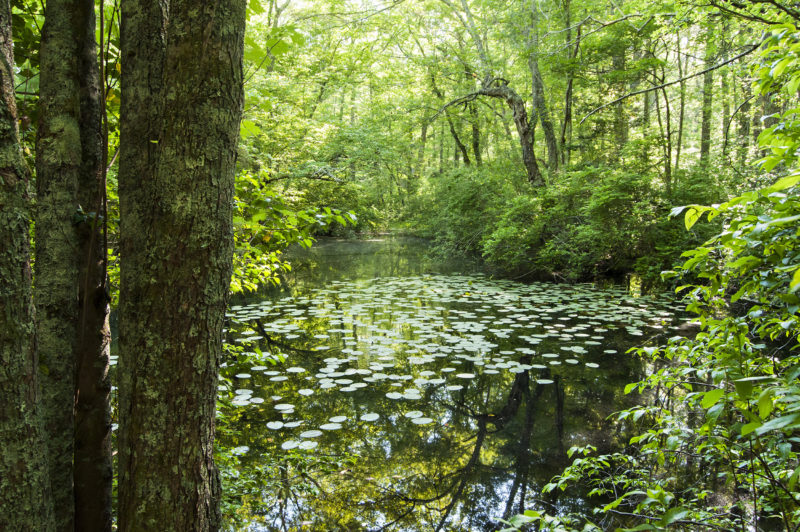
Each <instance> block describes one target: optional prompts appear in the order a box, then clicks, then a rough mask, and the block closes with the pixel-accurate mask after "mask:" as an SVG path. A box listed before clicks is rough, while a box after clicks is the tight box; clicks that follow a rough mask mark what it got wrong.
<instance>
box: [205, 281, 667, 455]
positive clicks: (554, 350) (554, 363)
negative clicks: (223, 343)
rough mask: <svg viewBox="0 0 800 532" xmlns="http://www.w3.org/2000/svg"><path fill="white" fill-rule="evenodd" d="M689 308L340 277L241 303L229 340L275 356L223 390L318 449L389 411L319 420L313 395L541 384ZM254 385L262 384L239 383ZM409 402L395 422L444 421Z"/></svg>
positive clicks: (567, 289) (298, 442) (661, 329)
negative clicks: (526, 381)
mask: <svg viewBox="0 0 800 532" xmlns="http://www.w3.org/2000/svg"><path fill="white" fill-rule="evenodd" d="M680 308H682V307H681V306H680V305H679V304H677V303H676V302H674V301H672V300H669V299H657V298H648V297H639V298H633V297H631V296H629V295H628V294H627V293H626V292H625V291H624V290H622V289H619V288H612V289H598V288H595V287H594V286H592V285H572V286H565V285H553V284H545V283H534V284H521V283H515V282H511V281H497V280H491V279H489V278H487V277H486V276H483V275H479V274H476V275H433V276H417V277H402V278H401V277H383V278H376V279H372V280H368V281H337V282H333V283H330V284H329V285H328V286H327V287H326V288H325V289H318V290H314V291H312V292H310V293H309V294H307V295H303V296H297V297H292V296H287V297H282V298H277V299H274V300H266V301H259V302H256V303H253V304H249V305H238V306H233V307H231V308H230V311H229V313H228V315H227V316H228V319H229V330H228V336H229V341H231V342H233V343H234V344H238V345H241V346H242V348H243V349H244V353H245V354H246V355H249V357H250V359H254V358H258V357H259V356H260V357H261V358H262V359H263V360H264V362H263V363H262V364H258V365H253V366H251V367H250V368H249V369H244V371H243V370H242V369H243V368H239V367H237V368H234V367H231V368H230V369H227V374H228V375H229V376H231V377H233V378H232V380H231V382H232V383H233V385H234V387H233V388H231V389H229V388H228V387H227V386H225V385H223V386H221V387H220V391H221V393H222V394H223V396H227V397H228V398H229V399H230V400H231V404H232V405H233V406H236V407H245V406H253V405H254V406H257V407H259V408H265V407H267V408H269V407H271V408H272V409H273V410H274V412H273V413H272V415H271V416H270V417H271V420H270V421H268V422H267V423H266V429H268V430H274V431H279V433H280V436H281V437H282V443H281V447H282V448H283V449H286V450H289V449H302V450H310V449H313V448H315V447H317V445H318V442H317V441H316V439H317V438H319V437H321V436H323V435H324V434H325V432H329V431H335V430H339V429H341V428H343V426H344V424H345V423H346V422H353V423H364V424H367V423H373V422H375V421H377V420H379V419H380V418H381V415H380V414H379V413H376V412H372V411H370V410H371V409H370V408H369V407H368V405H363V406H364V409H365V410H364V411H363V412H360V413H358V412H354V413H353V414H352V415H351V416H342V415H338V416H332V417H330V418H329V419H327V421H326V422H325V423H321V424H319V426H318V427H308V425H309V424H310V423H306V422H307V421H309V420H308V419H306V418H304V417H303V413H304V405H305V404H308V403H309V402H311V401H314V400H315V397H316V398H318V396H320V395H322V394H332V393H336V394H351V395H350V397H351V400H352V401H354V402H355V403H358V394H359V392H360V391H363V390H368V391H370V392H372V393H375V392H376V391H380V392H382V393H383V395H385V397H386V398H388V399H390V400H396V401H407V402H409V404H415V403H420V402H421V401H422V400H423V398H424V397H429V395H428V396H426V394H431V393H435V394H448V393H449V394H454V393H464V392H465V391H466V389H467V388H468V387H469V385H470V383H471V382H473V381H474V379H492V378H499V376H501V374H503V373H505V372H507V373H511V374H518V373H522V372H531V373H530V374H531V376H532V378H533V379H534V380H535V382H537V383H538V384H542V385H547V384H552V383H553V380H552V379H551V378H549V377H551V376H552V375H551V372H561V373H564V374H566V375H568V374H569V371H570V370H569V368H568V367H569V366H574V367H582V368H584V370H583V371H589V370H598V369H599V368H601V365H602V363H603V362H602V361H603V358H604V357H608V356H614V355H616V354H617V353H618V351H619V349H618V348H616V347H615V348H609V347H608V346H607V345H606V344H607V341H608V337H609V335H611V334H613V335H615V339H616V340H617V341H619V339H620V338H622V339H624V340H625V341H627V342H628V344H634V343H641V342H643V341H645V340H646V339H647V337H649V336H655V335H660V334H665V333H666V332H667V329H668V328H669V327H671V326H673V316H674V313H675V310H678V309H680ZM637 337H638V338H637ZM276 359H278V360H285V364H274V361H275V360H276ZM559 366H560V367H561V368H563V369H560V368H559ZM237 371H238V373H237ZM573 371H574V370H573ZM231 374H232V375H231ZM493 376H497V377H493ZM245 383H249V384H250V385H251V386H253V387H254V388H256V389H257V390H258V393H257V392H256V391H254V390H253V389H251V388H247V387H244V386H242V387H239V388H236V386H240V385H243V384H245ZM277 393H281V394H283V395H277ZM287 394H288V396H287ZM261 395H263V397H262V396H261ZM265 403H266V404H265ZM422 408H424V407H422ZM400 410H401V408H400V407H398V408H397V411H396V412H393V413H392V420H393V422H396V421H397V420H398V419H401V418H405V419H407V420H408V421H409V422H411V423H413V424H416V425H420V426H424V425H430V424H434V425H435V424H436V422H437V420H436V419H435V418H434V417H429V416H428V415H426V414H425V413H424V412H423V411H422V410H421V409H413V410H409V411H406V412H405V413H404V414H402V415H400V414H399V412H400ZM280 440H281V438H278V441H280Z"/></svg>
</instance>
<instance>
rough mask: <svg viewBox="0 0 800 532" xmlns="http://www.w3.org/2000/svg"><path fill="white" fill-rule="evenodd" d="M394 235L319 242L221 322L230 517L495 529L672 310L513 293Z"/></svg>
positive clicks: (298, 523) (551, 288) (622, 297)
mask: <svg viewBox="0 0 800 532" xmlns="http://www.w3.org/2000/svg"><path fill="white" fill-rule="evenodd" d="M425 252H426V247H425V245H424V243H423V242H420V241H415V240H406V239H385V240H374V241H359V242H350V241H327V242H324V243H321V244H319V245H317V246H315V247H314V248H312V249H311V250H310V251H307V252H304V253H300V254H298V255H297V256H296V257H294V268H293V271H292V273H291V274H290V275H288V276H287V280H286V283H285V285H284V286H283V287H282V289H280V290H278V291H276V292H275V293H274V294H271V295H270V296H269V297H266V298H260V299H259V300H255V301H252V300H251V301H239V302H238V303H239V304H235V305H232V306H231V308H230V310H229V313H228V319H229V321H228V331H227V335H228V342H229V345H228V353H227V355H226V357H227V358H226V360H225V361H224V364H223V368H222V377H221V382H220V412H219V416H220V423H219V425H220V430H219V432H218V436H217V438H218V443H219V446H220V448H221V449H223V450H225V451H224V452H222V453H221V456H220V463H221V469H222V471H223V482H224V489H225V490H226V494H227V495H226V497H227V498H226V501H227V502H226V504H228V507H227V508H226V510H227V511H229V512H233V511H235V512H236V516H237V519H238V520H239V524H238V525H237V526H240V527H242V528H245V529H248V530H326V531H327V530H348V531H350V530H392V531H405V530H409V531H419V530H496V529H498V528H502V525H501V522H500V520H501V519H507V518H508V517H510V516H511V515H514V514H515V513H518V512H520V511H522V510H524V509H532V508H533V509H537V508H544V509H547V510H548V511H550V512H555V513H559V512H563V511H567V510H571V511H578V510H581V509H582V508H583V507H584V506H586V501H585V497H583V496H582V495H581V494H580V493H577V492H571V491H569V490H568V491H567V492H564V493H558V494H554V495H552V496H548V497H543V496H542V495H541V488H542V486H543V485H544V484H546V483H547V482H548V481H549V480H550V479H551V478H552V477H553V476H554V475H556V474H558V473H560V472H561V470H562V469H563V467H564V466H565V465H567V464H568V463H569V460H568V458H567V455H566V451H567V450H568V449H569V448H570V447H571V446H574V445H586V444H592V445H595V446H597V447H598V448H599V449H600V450H601V451H612V450H616V449H619V448H621V447H622V445H623V444H624V442H625V440H626V435H625V434H624V433H621V432H620V431H619V430H618V429H615V427H613V426H612V425H611V424H610V423H608V422H607V421H606V417H607V416H608V415H609V414H610V413H612V412H614V411H616V410H619V409H623V408H628V407H630V406H633V401H634V399H633V398H632V397H631V396H629V395H625V394H624V393H623V388H624V386H625V384H626V383H628V382H631V381H633V380H637V379H639V378H641V377H642V375H643V372H644V371H645V368H644V367H643V366H642V363H641V361H639V360H638V359H637V358H636V357H634V356H632V355H630V354H626V350H627V349H628V348H630V347H632V346H635V345H642V344H645V343H650V342H654V341H657V338H659V337H663V335H669V336H671V335H674V334H675V333H674V331H671V329H672V328H673V327H675V326H676V324H677V321H676V318H675V316H676V313H678V311H679V309H681V308H682V306H681V305H680V304H678V303H676V302H675V301H672V300H670V299H667V298H652V297H632V296H631V295H629V294H628V293H627V291H626V290H625V289H624V288H621V287H612V288H602V289H601V288H597V287H595V286H593V285H589V284H580V285H564V284H547V283H534V284H523V283H518V282H514V281H509V280H497V279H492V278H491V277H489V276H488V275H485V274H482V273H481V272H480V271H479V269H478V268H477V266H476V265H474V264H468V263H464V262H458V261H437V260H433V259H430V258H427V255H426V254H425Z"/></svg>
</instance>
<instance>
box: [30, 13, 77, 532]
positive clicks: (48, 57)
mask: <svg viewBox="0 0 800 532" xmlns="http://www.w3.org/2000/svg"><path fill="white" fill-rule="evenodd" d="M69 4H70V2H68V1H64V0H51V1H50V2H48V4H47V6H46V8H45V25H44V28H43V30H42V46H41V74H40V83H39V91H40V92H39V106H40V121H39V128H38V130H37V138H36V188H37V200H38V201H37V211H36V282H35V286H34V297H35V300H36V309H37V318H38V319H37V332H38V335H39V363H40V370H41V378H42V405H43V411H44V420H45V430H46V432H47V453H48V456H49V461H50V482H51V484H52V489H53V506H54V509H55V514H56V528H57V530H60V531H64V532H66V531H69V530H72V529H73V527H74V521H73V519H74V514H75V505H74V491H73V478H72V472H73V469H72V461H73V454H74V446H73V442H74V428H73V422H74V420H73V406H74V398H75V348H76V341H77V329H78V311H79V306H78V233H77V227H78V225H79V224H81V223H85V222H84V221H83V219H84V217H85V211H84V209H83V208H82V207H80V206H79V204H78V174H79V173H80V165H81V152H80V128H79V126H78V115H79V113H80V102H79V98H78V80H77V61H78V59H77V54H78V50H77V43H76V42H75V40H74V39H72V38H71V34H72V31H73V30H72V20H70V18H71V17H70V14H71V12H70V11H69V8H70V7H71V6H70V5H69Z"/></svg>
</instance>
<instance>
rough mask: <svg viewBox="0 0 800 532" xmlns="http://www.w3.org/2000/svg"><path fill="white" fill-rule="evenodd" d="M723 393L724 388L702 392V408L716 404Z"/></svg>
mask: <svg viewBox="0 0 800 532" xmlns="http://www.w3.org/2000/svg"><path fill="white" fill-rule="evenodd" d="M723 395H725V390H723V389H720V388H718V389H716V390H711V391H710V392H706V393H705V394H703V400H702V401H701V402H700V404H701V405H702V407H703V408H705V409H708V408H711V407H712V406H714V405H715V404H717V402H718V401H719V400H720V399H721V398H722V396H723Z"/></svg>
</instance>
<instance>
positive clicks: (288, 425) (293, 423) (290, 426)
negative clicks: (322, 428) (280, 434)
mask: <svg viewBox="0 0 800 532" xmlns="http://www.w3.org/2000/svg"><path fill="white" fill-rule="evenodd" d="M303 423H305V421H303V420H302V419H300V420H298V421H290V422H288V423H285V424H284V425H283V426H284V427H286V428H287V429H293V428H296V427H299V426H300V425H302V424H303Z"/></svg>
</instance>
